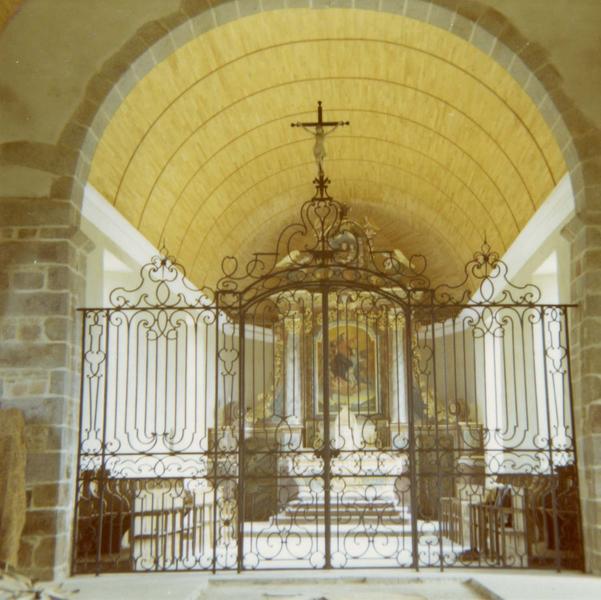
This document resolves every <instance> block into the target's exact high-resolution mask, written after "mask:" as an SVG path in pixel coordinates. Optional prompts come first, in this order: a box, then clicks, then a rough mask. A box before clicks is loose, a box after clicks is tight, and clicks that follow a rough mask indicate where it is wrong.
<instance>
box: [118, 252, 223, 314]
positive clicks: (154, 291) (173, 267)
mask: <svg viewBox="0 0 601 600" xmlns="http://www.w3.org/2000/svg"><path fill="white" fill-rule="evenodd" d="M109 302H110V303H111V305H112V307H113V308H183V307H190V308H203V307H206V306H210V305H211V304H212V302H213V293H212V291H211V290H209V289H208V288H203V289H200V290H199V289H198V288H196V287H194V286H193V285H192V284H191V283H190V282H189V281H188V279H187V277H186V270H185V269H184V267H183V265H181V264H180V263H178V262H177V259H176V258H175V257H174V256H172V255H170V254H169V252H168V250H167V249H166V248H161V250H160V254H158V255H156V256H153V257H152V258H151V259H150V262H148V263H147V264H145V265H144V266H143V267H142V268H141V269H140V281H139V283H138V285H137V286H136V287H135V288H132V289H126V288H124V287H118V288H115V289H114V290H112V291H111V293H110V295H109Z"/></svg>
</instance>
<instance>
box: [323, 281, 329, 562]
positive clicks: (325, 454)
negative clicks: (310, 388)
mask: <svg viewBox="0 0 601 600" xmlns="http://www.w3.org/2000/svg"><path fill="white" fill-rule="evenodd" d="M328 292H329V290H328V287H327V286H325V285H324V286H323V288H322V292H321V320H322V324H321V325H322V336H321V337H322V340H323V342H322V349H323V350H322V354H323V356H322V361H323V421H324V423H323V437H324V441H323V444H324V447H323V454H322V456H323V482H324V527H325V565H324V568H325V569H331V568H332V555H331V554H332V552H331V551H332V537H331V535H332V532H331V525H332V522H331V514H330V479H331V473H330V458H331V453H330V378H329V375H330V356H329V352H330V343H329V329H328V327H329V305H328V302H329V298H328Z"/></svg>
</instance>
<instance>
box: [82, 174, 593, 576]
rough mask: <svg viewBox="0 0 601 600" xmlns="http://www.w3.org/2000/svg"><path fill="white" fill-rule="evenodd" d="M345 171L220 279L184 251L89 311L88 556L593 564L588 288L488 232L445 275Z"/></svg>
mask: <svg viewBox="0 0 601 600" xmlns="http://www.w3.org/2000/svg"><path fill="white" fill-rule="evenodd" d="M327 183H328V181H327V179H325V177H324V176H323V174H320V176H319V178H318V179H317V180H316V189H317V191H316V194H315V197H314V198H313V199H312V200H310V201H309V202H307V203H306V204H305V205H304V206H303V207H302V210H301V222H300V223H299V224H297V225H292V226H290V227H288V228H286V229H285V230H284V231H283V232H282V234H281V236H280V238H279V240H278V243H277V247H276V249H275V251H274V252H270V253H259V254H256V255H255V256H254V257H253V259H252V260H251V261H250V262H249V263H248V264H247V265H243V266H241V265H239V264H238V263H237V261H236V260H235V259H233V258H228V259H226V260H224V263H223V272H224V275H223V278H222V279H221V280H220V281H219V283H218V285H217V291H216V292H214V293H212V292H210V291H207V290H203V291H200V292H199V291H198V290H196V289H194V288H192V287H191V286H190V285H189V284H188V282H187V280H186V279H185V276H184V272H183V269H182V268H181V267H180V266H179V265H177V264H176V261H175V259H174V258H172V257H169V256H168V255H167V253H165V254H164V255H163V256H159V257H156V258H155V259H153V261H152V262H151V263H150V264H149V265H147V266H146V267H144V268H143V270H142V277H141V283H140V285H139V286H138V287H137V288H136V289H134V290H125V289H117V290H114V291H113V293H112V295H111V303H112V306H111V307H110V308H98V309H85V310H84V311H83V321H84V328H83V329H84V331H83V369H82V394H81V423H80V432H81V434H80V446H79V463H78V465H79V467H78V488H77V499H76V511H75V524H74V525H75V526H74V531H75V533H74V544H73V548H74V550H73V552H74V554H73V571H74V572H78V573H82V572H96V573H99V572H107V571H146V570H190V569H206V570H213V571H215V570H218V569H238V570H241V569H255V568H258V569H261V568H299V567H301V568H303V567H305V568H345V567H347V568H351V567H412V568H421V567H439V568H446V567H451V566H469V567H477V566H484V567H491V566H501V567H522V568H525V567H534V566H535V567H545V566H549V567H553V568H562V567H563V568H581V567H582V541H581V535H580V515H579V500H578V481H577V474H576V450H575V445H574V432H573V425H572V423H573V418H572V408H571V389H570V371H569V340H568V333H567V332H568V323H567V319H568V314H567V313H568V307H567V306H564V305H552V306H551V305H544V304H540V303H539V302H540V293H539V291H538V290H537V289H536V288H535V287H534V286H526V287H523V288H519V287H516V286H512V285H511V284H510V282H508V281H507V278H506V267H505V265H504V264H503V263H502V261H500V260H499V257H498V256H497V255H496V254H495V253H493V252H492V251H491V249H490V248H489V247H488V245H487V244H486V243H485V244H484V246H483V248H482V249H481V251H480V252H478V253H476V254H475V255H474V258H473V260H472V261H471V262H470V263H469V264H468V265H467V266H466V279H465V281H463V282H461V283H460V284H459V285H456V286H441V285H439V286H432V285H430V283H429V281H428V279H427V278H426V277H425V275H424V272H425V268H426V265H425V260H423V259H422V258H420V257H413V258H411V259H406V258H405V257H404V256H403V255H402V254H401V253H400V252H398V251H394V250H391V251H380V250H377V249H376V247H375V245H374V235H375V231H374V228H373V227H372V226H371V225H370V224H369V223H368V222H366V223H365V224H363V225H360V224H358V223H357V222H355V221H353V220H352V219H350V218H349V217H348V215H347V210H346V208H345V207H344V206H343V205H341V204H339V203H337V202H336V201H334V200H333V199H332V198H330V196H329V195H328V193H327ZM473 289H477V290H479V292H478V293H479V295H478V296H474V295H473V294H472V293H471V291H470V290H473Z"/></svg>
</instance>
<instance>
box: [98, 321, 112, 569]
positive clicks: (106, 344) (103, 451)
mask: <svg viewBox="0 0 601 600" xmlns="http://www.w3.org/2000/svg"><path fill="white" fill-rule="evenodd" d="M104 312H105V315H106V336H105V338H104V411H103V415H102V446H101V454H102V458H101V462H100V469H99V471H98V472H99V473H100V477H101V478H102V479H99V480H98V487H99V491H100V493H99V494H98V538H97V541H96V575H100V548H101V547H102V526H103V519H104V486H105V481H104V479H105V477H104V463H105V460H106V413H107V406H108V385H109V332H110V329H111V328H110V310H106V311H104Z"/></svg>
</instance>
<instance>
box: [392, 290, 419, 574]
mask: <svg viewBox="0 0 601 600" xmlns="http://www.w3.org/2000/svg"><path fill="white" fill-rule="evenodd" d="M412 327H413V325H412V313H411V297H409V305H408V307H407V310H406V311H405V356H406V359H405V371H406V376H405V389H406V398H407V422H408V437H409V440H408V441H409V479H410V482H409V494H410V502H411V553H412V558H413V568H414V569H415V570H416V571H419V552H418V531H417V493H416V492H417V489H416V486H417V475H416V472H417V471H416V466H417V465H416V459H417V449H416V447H415V414H414V412H413V409H414V406H413V344H412V343H411V340H412ZM397 401H398V399H397Z"/></svg>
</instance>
